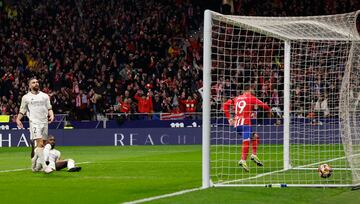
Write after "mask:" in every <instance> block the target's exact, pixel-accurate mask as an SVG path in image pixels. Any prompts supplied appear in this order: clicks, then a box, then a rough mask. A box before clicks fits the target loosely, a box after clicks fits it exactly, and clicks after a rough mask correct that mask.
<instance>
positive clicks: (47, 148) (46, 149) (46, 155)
mask: <svg viewBox="0 0 360 204" xmlns="http://www.w3.org/2000/svg"><path fill="white" fill-rule="evenodd" d="M50 150H51V145H50V144H46V145H45V147H44V150H43V151H44V161H45V164H46V165H49V163H50V161H49V154H50Z"/></svg>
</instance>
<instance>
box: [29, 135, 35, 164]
mask: <svg viewBox="0 0 360 204" xmlns="http://www.w3.org/2000/svg"><path fill="white" fill-rule="evenodd" d="M34 142H35V141H34V140H32V139H30V145H31V153H30V158H31V159H32V158H34V156H35V144H34Z"/></svg>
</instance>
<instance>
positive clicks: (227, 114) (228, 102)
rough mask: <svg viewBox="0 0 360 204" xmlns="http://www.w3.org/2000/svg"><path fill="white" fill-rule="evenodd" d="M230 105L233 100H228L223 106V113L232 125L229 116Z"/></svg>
mask: <svg viewBox="0 0 360 204" xmlns="http://www.w3.org/2000/svg"><path fill="white" fill-rule="evenodd" d="M232 104H233V100H231V99H229V100H227V101H226V102H225V103H224V105H223V111H224V114H225V117H226V118H227V119H228V121H229V124H230V125H231V124H232V121H233V119H232V118H231V115H230V107H231V105H232Z"/></svg>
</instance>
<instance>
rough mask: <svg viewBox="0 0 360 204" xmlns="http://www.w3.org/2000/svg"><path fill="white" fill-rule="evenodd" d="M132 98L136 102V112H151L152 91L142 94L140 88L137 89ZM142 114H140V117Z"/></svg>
mask: <svg viewBox="0 0 360 204" xmlns="http://www.w3.org/2000/svg"><path fill="white" fill-rule="evenodd" d="M134 98H135V99H136V100H137V102H138V113H143V114H146V115H147V114H149V113H152V112H153V103H152V91H149V92H148V94H147V95H145V94H144V92H143V91H142V90H138V92H137V93H136V94H135V96H134ZM143 116H144V115H141V116H140V117H141V118H146V117H143Z"/></svg>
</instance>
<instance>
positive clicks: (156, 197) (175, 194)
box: [123, 188, 203, 204]
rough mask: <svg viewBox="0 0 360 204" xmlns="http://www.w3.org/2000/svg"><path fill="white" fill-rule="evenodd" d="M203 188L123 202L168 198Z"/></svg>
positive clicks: (135, 203)
mask: <svg viewBox="0 0 360 204" xmlns="http://www.w3.org/2000/svg"><path fill="white" fill-rule="evenodd" d="M202 189H203V188H192V189H186V190H182V191H177V192H174V193H169V194H163V195H159V196H154V197H149V198H143V199H140V200H134V201H130V202H125V203H123V204H137V203H143V202H148V201H153V200H158V199H162V198H168V197H173V196H178V195H182V194H185V193H190V192H194V191H199V190H202Z"/></svg>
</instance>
